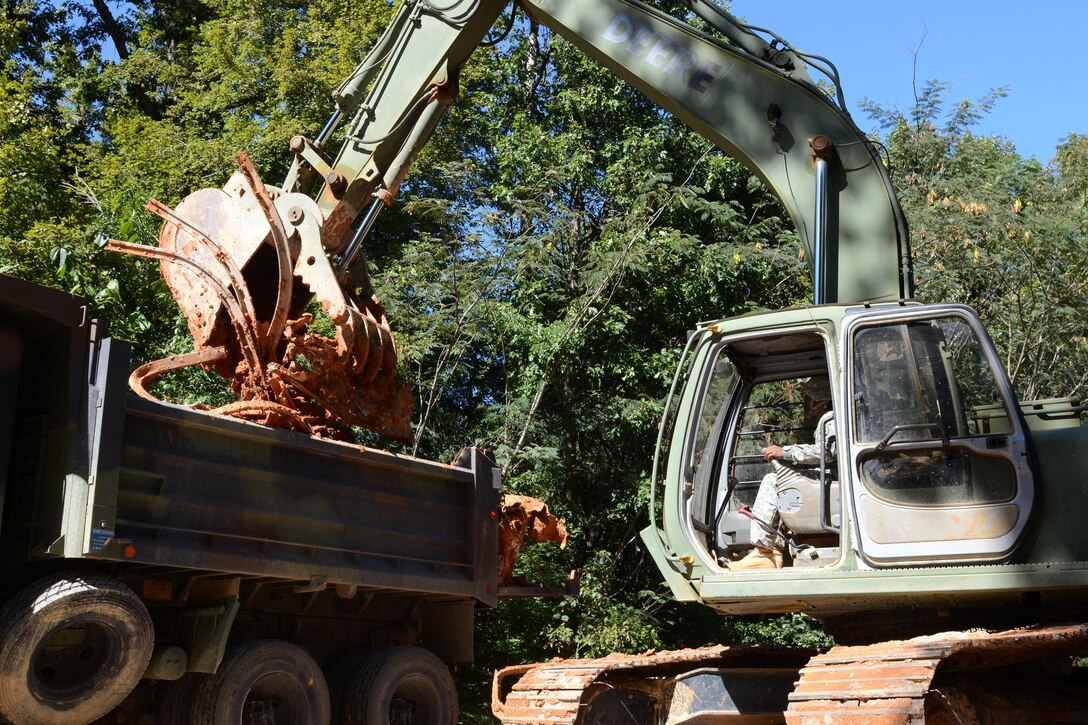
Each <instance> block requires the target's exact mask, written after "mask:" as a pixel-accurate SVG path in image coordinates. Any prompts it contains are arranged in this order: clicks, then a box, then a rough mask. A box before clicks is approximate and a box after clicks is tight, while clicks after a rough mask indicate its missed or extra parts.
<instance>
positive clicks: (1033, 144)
mask: <svg viewBox="0 0 1088 725" xmlns="http://www.w3.org/2000/svg"><path fill="white" fill-rule="evenodd" d="M731 9H732V12H733V13H734V14H736V15H738V16H740V17H742V18H744V19H745V20H747V21H748V22H750V23H752V24H753V25H757V26H760V27H765V28H769V29H771V30H774V31H775V32H776V33H778V34H779V35H780V36H782V37H783V38H785V39H786V40H787V41H788V42H789V43H790V44H791V45H793V46H794V47H796V48H798V49H799V50H802V51H805V52H809V53H815V54H817V55H822V56H825V57H827V58H829V59H830V60H831V61H832V62H834V63H835V65H836V66H838V69H839V75H840V76H841V78H842V84H843V90H844V92H845V94H846V101H847V104H848V105H849V107H850V111H851V113H852V114H853V116H854V119H855V121H856V122H857V124H858V125H859V126H860V127H861V128H862V129H863V130H865V131H869V130H871V129H873V127H874V125H875V124H874V123H873V122H872V121H871V120H870V119H869V118H868V117H867V116H866V115H865V114H864V113H862V112H861V111H860V110H858V108H857V103H858V101H860V100H861V99H862V98H864V97H869V98H871V99H872V100H874V101H876V102H877V103H879V104H881V105H884V106H893V107H897V108H899V109H900V110H903V111H906V110H908V109H909V108H910V107H911V105H912V101H913V97H914V93H913V89H912V84H911V75H912V65H913V63H914V56H913V55H912V53H911V51H912V50H913V49H915V48H918V46H919V44H921V47H920V48H919V49H918V82H919V87H920V86H921V83H922V82H923V81H925V80H929V79H933V78H939V79H941V80H944V81H948V82H950V83H951V84H952V89H951V91H950V97H949V100H950V101H951V102H954V103H958V102H959V101H960V100H962V99H963V98H971V99H976V98H979V97H980V96H982V95H984V94H985V93H986V92H987V91H989V90H990V89H991V88H996V87H998V86H1002V85H1008V86H1009V95H1008V97H1007V98H1004V99H1001V100H1000V101H998V105H997V107H996V108H995V109H994V111H993V112H992V113H991V114H990V115H989V116H988V117H987V118H985V119H984V120H983V121H982V122H981V123H980V125H979V126H978V127H977V132H979V133H986V134H991V133H992V134H997V135H1000V136H1004V137H1006V138H1008V139H1010V140H1011V141H1013V142H1014V143H1015V144H1016V149H1017V151H1019V152H1020V154H1021V155H1023V156H1035V157H1036V158H1038V159H1039V160H1040V161H1042V162H1043V163H1046V162H1047V161H1049V160H1050V159H1051V158H1052V157H1053V156H1054V148H1055V147H1056V146H1057V144H1058V142H1059V141H1060V140H1061V139H1062V138H1063V137H1065V136H1067V135H1068V134H1069V133H1070V132H1071V131H1075V132H1077V133H1088V82H1086V81H1085V80H1084V75H1083V74H1084V71H1083V67H1084V60H1083V53H1084V47H1083V44H1084V40H1083V35H1084V32H1085V30H1086V29H1088V2H1084V0H1080V1H1079V2H1076V1H1074V0H1039V1H1038V2H1035V3H1016V4H1013V3H1004V2H982V1H981V0H943V1H938V0H911V1H910V2H896V0H890V1H889V0H884V2H867V3H858V2H848V1H847V0H820V1H819V2H817V1H815V0H809V1H804V0H802V1H798V0H792V1H791V0H779V2H773V3H772V2H757V1H756V0H733V2H732V5H731Z"/></svg>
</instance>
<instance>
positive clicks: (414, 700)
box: [389, 676, 441, 725]
mask: <svg viewBox="0 0 1088 725" xmlns="http://www.w3.org/2000/svg"><path fill="white" fill-rule="evenodd" d="M440 699H441V698H440V697H439V694H438V690H436V689H435V686H434V683H433V682H432V681H431V680H430V679H428V678H426V677H422V676H412V677H407V678H405V679H403V680H401V681H400V683H399V684H398V685H397V689H396V690H394V691H393V697H392V698H390V701H389V725H427V724H430V723H436V722H439V712H438V704H439V701H440Z"/></svg>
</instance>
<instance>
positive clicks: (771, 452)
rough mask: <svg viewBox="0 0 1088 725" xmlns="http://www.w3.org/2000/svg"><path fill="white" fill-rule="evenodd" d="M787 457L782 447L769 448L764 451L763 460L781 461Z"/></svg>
mask: <svg viewBox="0 0 1088 725" xmlns="http://www.w3.org/2000/svg"><path fill="white" fill-rule="evenodd" d="M785 457H786V452H785V451H784V450H782V446H767V447H766V448H764V449H763V460H765V461H774V460H781V459H782V458H785Z"/></svg>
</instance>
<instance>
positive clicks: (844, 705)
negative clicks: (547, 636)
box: [492, 624, 1088, 725]
mask: <svg viewBox="0 0 1088 725" xmlns="http://www.w3.org/2000/svg"><path fill="white" fill-rule="evenodd" d="M1086 652H1088V625H1086V624H1076V625H1063V626H1051V627H1035V628H1027V629H1018V630H1008V631H1002V632H991V631H986V630H972V631H962V632H947V633H942V634H934V635H927V636H923V637H916V638H913V639H909V640H900V641H889V642H881V643H878V644H871V645H863V646H838V647H833V648H831V649H830V650H828V651H827V652H825V653H822V654H816V655H813V654H812V653H811V652H807V653H806V652H803V651H798V650H775V649H764V648H759V647H728V646H716V647H704V648H701V649H687V650H676V651H671V652H649V653H646V654H643V655H610V656H608V657H603V658H599V659H580V660H554V661H552V662H548V663H545V664H539V665H520V666H515V667H508V668H506V669H504V670H500V671H499V672H498V673H496V675H495V680H494V688H493V692H492V710H493V711H494V713H495V716H496V717H498V718H499V719H500V720H501V721H502V722H503V723H508V724H510V725H513V724H515V723H519V724H523V723H564V724H568V725H603V724H605V723H612V722H637V723H639V724H640V725H642V723H646V725H650V724H651V723H664V724H665V725H679V724H680V723H688V722H692V723H694V722H704V721H706V722H709V721H714V722H721V723H730V722H735V723H774V722H779V723H781V722H785V723H788V724H789V725H863V724H864V725H915V724H918V723H929V725H950V724H952V723H958V724H960V725H969V724H973V725H985V724H986V723H1025V724H1028V723H1030V724H1032V725H1038V724H1039V723H1058V722H1064V723H1072V722H1088V697H1086V695H1088V672H1086V673H1085V675H1086V676H1084V677H1082V676H1080V675H1081V673H1080V672H1078V671H1076V670H1075V669H1070V668H1069V667H1068V665H1069V663H1070V661H1071V656H1075V655H1082V654H1084V653H1086ZM707 673H711V674H712V675H713V676H714V677H717V678H718V679H719V680H720V681H721V682H723V683H725V685H724V687H725V689H724V691H723V692H724V695H723V694H720V693H715V692H714V691H713V688H711V689H710V690H708V689H707V688H706V683H705V682H703V683H701V684H700V683H698V682H696V681H695V680H697V679H698V677H699V676H700V675H701V676H703V677H704V678H705V677H706V676H707ZM784 677H785V678H786V688H785V689H784V690H783V688H782V687H781V686H780V683H782V682H783V678H784ZM515 678H517V679H516V682H515V681H514V679H515ZM761 681H762V684H759V683H760V682H761ZM753 692H754V693H756V694H754V695H753V694H752V693H753ZM713 695H718V696H719V701H718V702H712V701H711V699H712V697H710V696H713ZM620 712H622V713H623V714H624V715H625V716H626V717H627V718H628V719H622V720H617V719H614V715H615V713H620ZM631 718H633V719H631Z"/></svg>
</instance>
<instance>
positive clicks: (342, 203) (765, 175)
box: [115, 0, 912, 439]
mask: <svg viewBox="0 0 1088 725" xmlns="http://www.w3.org/2000/svg"><path fill="white" fill-rule="evenodd" d="M688 5H689V8H690V10H691V12H692V13H693V14H695V15H698V16H700V17H701V18H702V19H703V21H704V22H705V23H706V25H708V26H710V27H711V28H713V29H715V30H717V31H718V33H720V34H721V36H722V37H719V36H716V35H712V34H710V33H709V32H704V31H702V30H699V29H697V28H696V27H694V26H693V25H691V24H689V23H686V22H683V21H681V20H678V19H676V18H674V17H672V16H669V15H667V14H665V13H662V12H660V11H658V10H655V9H654V8H651V7H649V6H647V5H645V4H643V3H641V2H638V0H593V1H592V2H586V0H517V1H516V3H515V5H514V6H513V7H512V8H511V10H512V12H516V11H517V10H521V11H523V12H525V13H526V14H528V15H529V16H530V17H531V18H533V19H534V20H536V21H537V22H539V23H540V24H542V25H545V26H547V27H549V28H551V29H553V30H554V31H555V32H556V33H559V34H560V35H562V36H563V37H565V38H567V39H568V40H570V42H572V43H573V44H575V45H576V46H578V47H579V48H581V49H582V50H583V51H584V52H585V53H586V54H587V55H589V56H590V57H592V58H593V59H595V60H596V61H598V62H599V63H601V64H602V65H604V66H606V67H607V68H609V69H610V70H611V71H613V72H614V73H616V74H617V75H618V76H620V77H622V78H624V79H625V80H626V81H628V82H629V83H630V84H631V85H632V86H634V87H635V88H637V89H638V90H639V91H641V92H642V93H644V94H645V95H646V96H648V97H649V98H651V99H652V100H654V101H656V102H657V103H659V104H660V105H661V106H662V107H663V108H664V109H666V110H667V111H669V112H670V113H672V114H674V115H675V116H676V117H677V118H679V119H681V120H682V121H684V122H685V123H686V124H688V125H689V126H691V127H692V128H693V129H695V130H696V131H697V132H699V133H700V134H702V135H703V136H704V137H706V138H707V139H709V140H710V141H711V142H713V143H714V144H715V145H716V146H718V147H719V148H721V149H722V150H723V151H725V152H726V153H728V154H729V155H731V156H733V157H734V158H736V159H737V160H738V161H740V162H741V163H743V164H744V165H745V166H746V167H747V168H748V169H750V170H751V171H752V173H754V174H756V175H757V176H758V177H759V178H760V179H762V180H763V182H764V183H765V184H766V185H767V186H768V187H770V188H771V189H772V190H773V191H774V192H775V193H776V194H777V195H778V196H779V198H780V199H781V200H782V203H783V205H784V206H785V208H786V209H787V211H788V213H789V215H790V217H791V218H792V220H793V222H794V224H795V226H796V228H797V233H798V235H799V237H800V240H801V243H802V246H803V248H804V251H805V255H806V259H807V261H808V264H809V266H810V269H811V272H812V276H813V280H814V290H815V299H816V301H817V302H843V301H869V300H881V299H899V298H904V297H909V296H911V294H912V287H911V270H910V254H909V250H908V235H907V228H906V222H905V218H904V215H903V212H902V209H901V208H900V206H899V204H898V202H897V200H896V198H895V195H894V192H893V190H892V186H891V182H890V179H889V177H888V172H887V168H886V167H885V165H884V163H883V162H882V160H881V158H880V156H879V154H878V152H877V150H876V148H875V147H874V146H873V145H872V144H871V143H870V142H869V141H868V139H867V138H866V137H865V135H864V134H863V133H862V132H861V131H860V130H859V129H858V128H857V126H856V125H855V124H854V123H853V121H852V120H851V119H850V117H849V115H848V114H847V113H846V112H845V111H844V110H843V108H842V94H841V90H840V89H839V88H838V84H837V78H835V76H834V69H833V67H832V66H830V64H829V63H827V62H826V61H823V60H822V59H819V58H818V57H815V56H806V55H804V54H801V53H799V52H797V51H796V50H794V49H793V48H791V47H790V46H788V45H787V44H785V42H784V41H782V40H781V39H780V38H777V37H772V39H771V40H770V41H767V40H765V39H764V38H763V37H761V36H760V35H759V34H757V33H756V32H754V31H753V30H752V29H751V28H750V27H749V26H746V25H744V24H743V23H741V22H740V21H739V20H737V19H735V18H733V17H732V16H731V15H729V14H728V13H726V12H725V11H724V10H722V9H721V8H720V7H719V6H718V5H717V4H716V3H714V2H713V1H712V0H688ZM506 7H507V0H407V1H406V2H403V3H401V4H400V6H399V7H398V9H397V10H396V13H395V15H394V18H393V20H392V22H391V24H390V25H389V27H388V28H387V30H386V31H385V33H384V34H383V35H382V36H381V38H380V39H379V40H378V42H377V43H376V45H375V46H374V48H373V49H372V50H371V52H370V53H369V54H368V55H367V57H366V59H365V60H364V61H363V62H362V63H361V64H360V65H359V66H358V67H357V68H356V69H355V71H354V72H353V73H352V74H351V75H350V76H349V77H348V78H347V79H346V80H345V81H344V83H343V84H342V85H341V86H340V88H339V89H338V90H337V91H336V93H335V94H334V99H335V102H336V109H335V111H334V113H333V115H332V117H331V118H330V119H329V121H328V123H327V124H326V125H325V127H324V128H323V129H322V131H321V132H320V133H319V134H318V135H317V136H316V137H314V138H313V139H308V138H305V137H302V136H298V137H295V138H294V139H293V140H292V142H291V151H292V152H293V154H294V161H293V164H292V166H291V169H290V172H289V173H288V175H287V178H286V179H285V181H284V183H283V184H282V186H281V187H272V186H265V185H263V183H262V182H261V181H260V180H259V179H258V178H257V175H256V172H255V171H254V170H253V169H252V167H251V166H250V165H249V164H248V161H243V162H240V164H241V169H240V172H239V174H236V175H235V177H234V178H232V180H231V181H230V182H228V184H227V186H226V187H225V188H224V189H223V190H208V189H205V190H201V191H198V192H196V193H194V194H193V195H191V196H190V197H188V198H186V199H185V200H184V201H183V202H182V203H181V205H179V207H178V208H177V209H176V210H169V209H167V208H165V207H163V206H162V205H156V206H154V207H153V210H155V211H156V212H157V213H159V214H160V215H161V216H163V218H164V220H165V224H164V227H163V232H162V235H161V239H160V246H161V248H162V249H161V250H160V251H157V252H156V253H155V255H152V254H151V252H148V251H147V250H145V249H132V248H131V247H130V246H128V245H124V244H123V243H118V244H116V245H115V248H118V249H121V250H123V251H129V252H134V253H143V254H145V255H150V256H156V255H157V256H158V257H159V258H160V259H162V260H163V261H162V265H163V274H164V276H166V277H167V281H168V283H169V284H170V286H171V289H172V290H173V291H174V294H175V297H177V298H178V301H179V304H181V306H182V308H183V310H184V311H185V313H186V316H187V318H188V320H189V326H190V329H191V331H192V332H193V335H194V338H195V339H196V341H197V350H196V351H195V352H194V353H193V355H192V356H189V357H185V356H183V359H180V360H173V361H165V362H164V361H160V363H159V364H158V365H157V367H153V368H151V369H146V370H141V371H137V375H136V378H135V379H134V387H135V388H136V389H137V390H138V391H144V390H145V389H146V384H147V383H148V382H149V381H150V380H151V379H152V378H153V377H154V376H156V375H159V374H161V373H162V372H163V371H164V370H167V369H172V367H177V366H182V365H190V364H201V365H204V366H206V367H215V368H216V369H217V370H219V371H220V372H221V373H222V374H223V375H225V376H226V377H228V378H230V377H232V376H233V380H234V384H235V388H236V389H237V390H239V391H240V392H242V393H243V394H244V395H246V396H248V399H249V400H251V401H256V402H259V403H261V405H259V406H257V408H256V409H254V408H253V406H252V405H249V406H244V411H243V414H244V415H248V416H249V417H255V418H256V419H258V420H261V421H262V422H271V423H276V422H277V420H279V422H281V423H282V422H283V421H287V422H288V423H293V424H294V426H295V427H300V428H302V429H304V430H307V429H308V430H311V431H315V430H321V429H322V427H321V426H322V423H321V421H322V419H323V416H324V418H325V419H328V418H331V419H333V420H335V421H337V422H338V423H340V424H353V425H362V426H364V427H369V428H372V429H375V430H379V431H381V432H383V433H386V434H389V435H391V436H393V437H396V438H402V439H406V438H408V437H410V426H409V424H408V418H409V416H410V411H411V395H410V390H408V389H407V388H406V387H404V386H402V385H401V384H400V383H398V382H397V380H396V378H395V375H394V373H395V368H396V350H395V346H394V344H393V336H392V332H391V330H390V328H389V324H388V321H387V320H386V318H385V314H384V311H383V310H382V308H381V304H380V302H379V301H378V300H377V298H376V297H374V295H373V291H372V290H371V289H370V284H369V280H368V279H367V277H366V264H365V263H361V257H362V254H363V251H364V249H365V240H366V238H367V235H368V234H369V233H370V232H371V230H372V229H373V226H374V222H375V220H376V218H377V217H378V215H379V213H380V211H381V210H382V209H383V208H385V207H386V206H388V205H391V204H392V203H393V202H394V200H395V197H396V194H397V190H398V188H399V186H400V184H401V182H402V180H403V179H404V177H405V175H406V174H407V173H408V171H409V169H410V167H411V164H412V162H413V161H414V159H415V157H416V155H417V153H418V152H419V150H420V149H421V148H422V146H423V145H424V144H425V143H426V142H427V140H428V139H429V138H430V136H431V134H432V133H433V132H434V130H435V128H436V126H437V125H438V123H439V121H440V120H441V118H442V116H443V115H444V114H445V112H446V110H447V109H448V107H449V105H450V104H451V103H452V102H453V100H454V99H455V98H456V96H457V93H458V76H459V71H460V69H461V67H462V66H463V64H464V63H465V61H466V60H467V59H468V57H469V56H470V55H471V53H472V52H473V51H474V50H475V49H476V48H477V47H478V46H479V45H480V44H481V43H484V42H487V41H486V36H487V33H488V32H489V30H490V29H491V28H492V26H493V25H494V24H495V21H496V20H497V19H498V18H499V16H500V15H501V14H502V12H503V10H504V9H505V8H506ZM510 22H513V16H511V20H510ZM723 37H724V38H725V39H723ZM810 68H812V69H815V70H819V71H821V72H824V73H825V74H827V75H829V76H830V86H831V88H832V89H833V95H834V98H832V96H831V95H829V93H828V92H827V91H826V90H825V89H824V88H821V87H819V86H817V85H816V84H815V83H813V81H812V78H811V76H810V74H809V69H810ZM334 138H336V139H342V141H340V145H339V147H338V148H336V143H334V142H333V139H334ZM194 265H195V269H194ZM274 270H275V271H278V281H275V280H269V274H270V272H271V271H274ZM247 287H248V288H251V289H250V290H248V291H247V289H246V288H247ZM311 296H312V297H313V298H314V299H316V300H317V301H318V302H319V303H320V304H321V306H322V308H323V309H324V311H325V312H326V313H327V314H328V315H329V316H330V317H331V318H332V319H333V321H334V323H335V324H336V326H337V338H336V340H334V341H324V340H323V339H322V338H318V337H315V336H313V335H311V334H310V333H309V332H308V331H307V329H306V325H307V323H308V318H306V316H305V314H306V313H305V311H304V309H305V303H306V302H307V301H308V300H309V299H310V297H311ZM247 341H248V342H247ZM300 355H301V356H302V357H303V358H306V359H307V360H309V361H310V362H309V363H308V364H301V363H299V362H298V360H299V356H300ZM303 408H305V410H303ZM254 410H256V413H254ZM334 427H335V426H334Z"/></svg>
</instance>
